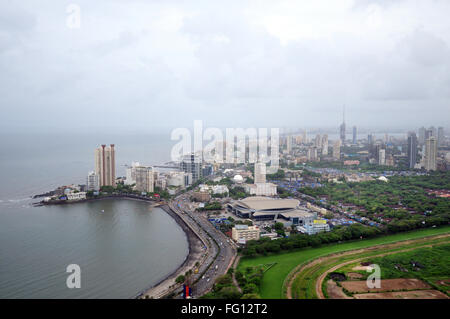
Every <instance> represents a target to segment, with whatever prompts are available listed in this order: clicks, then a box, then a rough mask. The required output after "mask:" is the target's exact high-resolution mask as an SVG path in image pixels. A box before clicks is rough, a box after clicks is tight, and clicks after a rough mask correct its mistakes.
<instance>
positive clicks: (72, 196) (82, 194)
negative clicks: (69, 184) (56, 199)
mask: <svg viewBox="0 0 450 319" xmlns="http://www.w3.org/2000/svg"><path fill="white" fill-rule="evenodd" d="M82 199H86V192H78V193H75V192H73V193H69V194H67V200H82Z"/></svg>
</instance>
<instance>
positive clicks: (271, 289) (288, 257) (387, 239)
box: [238, 226, 450, 299]
mask: <svg viewBox="0 0 450 319" xmlns="http://www.w3.org/2000/svg"><path fill="white" fill-rule="evenodd" d="M445 233H450V226H445V227H440V228H429V229H421V230H416V231H412V232H407V233H400V234H395V235H389V236H384V237H379V238H374V239H366V240H358V241H352V242H346V243H342V244H332V245H327V246H323V247H319V248H307V249H302V250H297V251H295V252H290V253H283V254H277V255H270V256H264V257H255V258H242V259H241V261H240V263H239V266H238V269H241V270H242V269H244V268H245V267H247V266H256V265H261V264H271V263H276V264H275V265H274V266H273V267H271V268H270V269H269V270H268V271H267V272H265V273H264V277H263V280H262V284H261V297H262V298H268V299H280V298H284V292H283V282H284V280H285V278H286V276H287V275H288V274H289V272H290V271H291V270H292V269H294V267H295V266H297V265H298V264H301V263H304V262H306V261H308V260H311V259H315V258H317V257H320V256H323V255H328V254H331V253H337V252H341V251H345V250H352V249H358V248H364V247H370V246H374V245H379V244H386V243H391V242H396V241H401V240H408V239H415V238H420V237H426V236H432V235H439V234H445Z"/></svg>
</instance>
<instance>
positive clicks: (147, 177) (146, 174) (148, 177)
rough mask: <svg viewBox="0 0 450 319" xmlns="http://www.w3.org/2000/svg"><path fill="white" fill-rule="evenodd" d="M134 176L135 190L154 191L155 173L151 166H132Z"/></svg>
mask: <svg viewBox="0 0 450 319" xmlns="http://www.w3.org/2000/svg"><path fill="white" fill-rule="evenodd" d="M134 170H135V177H136V190H137V191H140V192H146V193H153V192H154V191H155V174H154V172H153V168H152V167H147V166H137V167H135V168H134Z"/></svg>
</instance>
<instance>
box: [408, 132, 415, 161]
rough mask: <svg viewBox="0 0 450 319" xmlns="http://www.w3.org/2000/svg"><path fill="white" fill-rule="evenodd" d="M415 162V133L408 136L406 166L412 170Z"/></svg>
mask: <svg viewBox="0 0 450 319" xmlns="http://www.w3.org/2000/svg"><path fill="white" fill-rule="evenodd" d="M416 162H417V136H416V133H414V132H410V133H409V134H408V166H409V168H414V166H415V165H416Z"/></svg>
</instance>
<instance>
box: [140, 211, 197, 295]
mask: <svg viewBox="0 0 450 319" xmlns="http://www.w3.org/2000/svg"><path fill="white" fill-rule="evenodd" d="M159 207H160V208H161V209H162V210H164V211H165V212H166V213H167V214H168V215H169V216H170V217H172V218H173V219H174V220H175V222H176V223H177V224H178V226H180V227H181V229H182V230H183V231H184V233H185V235H186V237H187V241H188V254H187V255H186V258H185V259H184V261H183V262H182V263H181V264H180V265H179V266H178V267H177V268H176V269H175V270H174V271H173V272H171V273H170V274H168V275H166V276H165V277H164V278H163V279H161V280H160V281H159V282H157V283H156V284H154V285H152V286H150V287H149V288H146V289H144V290H143V291H141V292H140V293H138V294H137V295H136V296H135V297H134V298H141V297H144V296H146V295H148V294H149V293H150V292H151V291H152V290H157V289H158V288H159V287H160V286H162V285H163V284H165V285H168V284H170V282H171V281H172V280H175V279H176V278H177V277H178V276H179V275H182V274H184V272H185V271H184V270H186V269H185V268H191V267H192V265H193V264H195V262H196V261H197V260H198V257H199V256H198V254H197V253H198V252H197V251H196V248H198V247H199V245H198V243H199V242H202V240H201V238H199V237H198V235H197V234H196V233H195V232H194V231H193V230H192V229H191V227H190V226H189V225H187V224H186V222H185V221H184V220H183V219H182V218H181V217H180V216H179V215H178V214H177V213H175V212H174V211H173V210H172V209H171V208H170V207H169V206H168V205H161V206H159ZM170 286H171V285H170ZM170 286H169V287H170ZM165 290H166V289H165ZM167 294H170V292H167V291H165V293H164V294H163V295H162V296H160V297H162V298H164V297H165V296H167Z"/></svg>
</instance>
